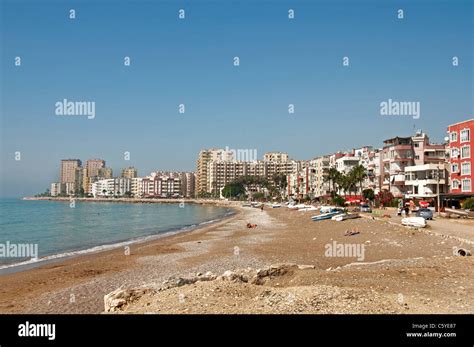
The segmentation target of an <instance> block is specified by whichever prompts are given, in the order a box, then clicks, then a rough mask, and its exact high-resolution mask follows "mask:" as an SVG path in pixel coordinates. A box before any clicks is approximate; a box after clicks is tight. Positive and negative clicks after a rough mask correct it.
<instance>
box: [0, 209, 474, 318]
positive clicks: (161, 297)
mask: <svg viewBox="0 0 474 347" xmlns="http://www.w3.org/2000/svg"><path fill="white" fill-rule="evenodd" d="M237 209H238V213H237V214H236V215H234V216H232V217H230V218H228V219H226V220H224V221H221V222H218V223H216V224H212V225H210V226H207V227H205V228H202V229H198V230H194V231H190V232H186V233H181V234H176V235H173V236H169V237H165V238H162V239H159V240H154V241H150V242H147V243H142V244H136V245H132V246H131V249H130V251H131V253H130V255H126V254H125V252H124V250H123V249H116V250H112V251H107V252H102V253H96V254H89V255H84V256H80V257H77V258H72V259H68V260H65V261H62V262H58V263H54V264H47V265H44V266H42V267H39V268H36V269H31V270H27V271H23V272H19V273H13V274H7V275H3V276H0V294H1V295H0V313H102V312H104V295H106V294H108V293H110V292H112V291H114V290H116V289H118V288H122V289H131V288H145V289H146V291H145V294H143V295H141V296H140V297H138V298H136V300H134V301H133V302H130V303H128V304H127V305H123V306H122V307H121V308H120V309H119V310H118V311H119V312H125V313H144V312H154V313H473V312H474V283H473V281H472V278H473V276H474V257H460V256H455V255H454V254H453V247H463V248H466V249H469V250H471V251H472V250H474V233H473V232H472V230H474V222H473V221H472V220H471V221H460V220H443V219H439V220H435V221H432V222H430V223H429V224H430V227H429V228H427V229H425V230H418V229H407V228H405V227H402V226H401V225H399V219H398V218H396V217H392V218H387V219H383V220H382V219H381V220H376V219H372V218H371V217H369V216H367V217H366V218H359V219H354V220H349V221H344V222H335V221H330V220H326V221H321V222H313V221H311V218H310V216H311V215H313V213H312V212H297V211H290V210H288V209H286V208H280V209H270V208H266V209H265V210H264V211H263V212H262V211H260V210H259V209H255V208H250V207H244V208H242V207H237ZM247 223H255V224H257V227H256V228H253V229H248V228H247V227H246V224H247ZM354 228H356V229H354ZM353 229H354V230H357V231H359V234H356V235H353V236H345V232H346V231H347V230H353ZM334 242H336V243H337V244H348V243H351V244H356V245H363V247H364V250H365V251H364V257H363V259H362V260H360V259H357V258H356V257H348V256H341V257H340V256H327V253H326V250H327V245H328V244H334ZM272 264H287V265H286V267H285V271H277V272H275V273H274V274H273V275H268V276H267V277H265V278H264V280H263V281H261V283H257V284H256V283H251V282H250V281H243V280H239V279H235V278H230V277H229V276H227V277H229V279H226V278H225V276H224V277H222V276H220V275H222V274H224V273H225V272H226V271H232V272H235V273H237V274H239V273H242V272H245V271H247V272H249V273H253V272H255V271H257V272H258V269H260V270H261V269H268V268H269V267H270V266H271V265H272ZM291 264H292V265H291ZM297 265H300V266H299V267H298V266H297ZM208 272H210V273H212V276H211V277H212V279H211V280H197V281H195V283H191V284H185V285H179V286H177V285H175V286H169V285H168V286H167V284H169V283H173V281H175V280H176V279H179V278H185V279H186V278H196V276H197V277H200V276H204V277H205V275H203V274H206V273H208ZM260 273H262V272H261V271H260ZM228 274H229V272H227V275H228ZM208 275H210V274H208ZM219 276H220V277H219ZM204 277H203V278H204ZM170 278H172V279H171V280H170Z"/></svg>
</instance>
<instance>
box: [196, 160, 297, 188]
mask: <svg viewBox="0 0 474 347" xmlns="http://www.w3.org/2000/svg"><path fill="white" fill-rule="evenodd" d="M201 152H202V151H201ZM278 160H280V161H278ZM200 164H201V163H200V162H199V159H198V172H199V171H200V175H201V176H198V178H197V179H198V183H199V182H200V188H198V189H201V191H200V192H201V193H207V194H211V195H214V196H218V195H220V192H221V191H222V189H223V188H224V187H225V186H226V185H227V184H228V183H230V182H232V181H234V180H236V179H238V178H240V177H243V176H257V177H262V178H265V179H266V180H267V181H268V182H269V183H270V184H272V185H273V184H274V180H275V177H276V176H277V175H284V176H288V175H291V174H293V173H296V172H297V171H298V170H299V168H300V165H301V163H300V162H299V161H295V160H290V159H288V155H287V154H286V153H271V154H270V155H267V156H265V155H264V160H255V161H237V160H232V158H231V157H226V158H225V159H224V160H221V159H216V160H208V161H207V168H206V169H205V170H202V168H200ZM204 175H205V179H204V177H203V176H204ZM203 189H205V190H203Z"/></svg>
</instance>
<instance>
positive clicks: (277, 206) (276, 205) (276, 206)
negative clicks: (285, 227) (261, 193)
mask: <svg viewBox="0 0 474 347" xmlns="http://www.w3.org/2000/svg"><path fill="white" fill-rule="evenodd" d="M279 207H281V204H272V208H279Z"/></svg>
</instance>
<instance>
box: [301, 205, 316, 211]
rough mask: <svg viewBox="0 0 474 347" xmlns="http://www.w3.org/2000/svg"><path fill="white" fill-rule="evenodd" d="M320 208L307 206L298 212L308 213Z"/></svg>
mask: <svg viewBox="0 0 474 347" xmlns="http://www.w3.org/2000/svg"><path fill="white" fill-rule="evenodd" d="M317 210H318V208H317V207H314V206H311V205H307V206H305V207H301V208H299V209H298V212H307V211H317Z"/></svg>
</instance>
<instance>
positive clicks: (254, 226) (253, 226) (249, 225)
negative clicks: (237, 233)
mask: <svg viewBox="0 0 474 347" xmlns="http://www.w3.org/2000/svg"><path fill="white" fill-rule="evenodd" d="M256 227H257V224H252V223H247V228H249V229H253V228H256Z"/></svg>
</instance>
